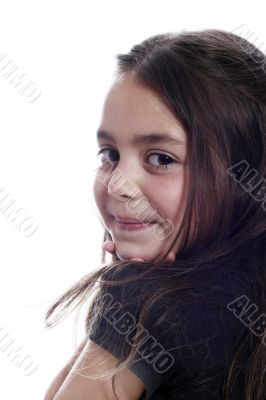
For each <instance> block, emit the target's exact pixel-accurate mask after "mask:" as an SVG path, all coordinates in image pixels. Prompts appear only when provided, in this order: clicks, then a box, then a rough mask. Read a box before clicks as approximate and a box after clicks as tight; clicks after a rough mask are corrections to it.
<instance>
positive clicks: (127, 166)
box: [93, 74, 189, 262]
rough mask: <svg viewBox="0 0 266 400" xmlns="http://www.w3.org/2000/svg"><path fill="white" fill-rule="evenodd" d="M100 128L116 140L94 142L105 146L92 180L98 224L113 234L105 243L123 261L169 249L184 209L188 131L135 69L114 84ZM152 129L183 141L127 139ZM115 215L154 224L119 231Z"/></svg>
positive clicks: (151, 256) (149, 257) (171, 256)
mask: <svg viewBox="0 0 266 400" xmlns="http://www.w3.org/2000/svg"><path fill="white" fill-rule="evenodd" d="M99 129H101V130H105V131H108V132H109V133H110V134H111V135H112V137H113V138H114V142H112V141H110V140H109V139H105V138H104V139H102V138H101V139H99V141H98V145H99V150H105V151H104V152H103V153H102V154H100V155H99V156H98V157H99V164H100V166H99V168H98V169H97V174H96V176H95V180H94V185H93V191H94V197H95V201H96V205H97V207H98V210H99V212H100V217H101V220H102V223H103V225H104V226H105V228H106V229H107V231H108V232H109V233H110V235H111V237H112V241H111V242H109V241H108V242H105V243H104V245H103V246H104V248H105V249H106V250H107V251H109V252H110V253H116V255H117V256H118V257H119V259H121V260H136V261H146V260H147V261H152V260H154V259H155V258H156V257H157V256H158V255H159V254H161V253H165V252H166V251H167V250H168V249H169V247H170V245H171V244H172V242H173V240H174V238H175V236H176V234H177V232H178V228H179V226H180V224H181V221H182V217H183V214H184V211H185V205H186V197H187V189H188V179H189V170H188V163H187V138H186V132H185V131H184V129H183V128H182V126H181V125H180V123H179V122H178V121H177V119H176V118H175V116H174V115H173V114H172V113H171V111H170V110H169V109H168V107H167V106H166V105H165V104H164V103H163V102H162V100H161V99H160V98H159V96H158V95H157V94H156V93H154V92H153V91H151V90H150V89H148V88H146V87H144V86H142V85H140V84H139V83H138V82H137V80H136V78H135V76H134V74H129V75H127V76H126V78H124V79H118V78H117V79H116V80H115V81H114V82H113V83H112V85H111V87H110V88H109V91H108V93H107V95H106V98H105V101H104V105H103V110H102V117H101V121H100V125H99ZM150 132H155V133H160V132H167V133H168V134H169V135H171V137H173V138H176V139H179V140H180V141H182V144H173V143H171V144H169V143H166V142H165V143H152V144H147V143H146V144H141V145H139V144H138V145H137V144H132V143H131V141H132V140H133V139H134V137H135V136H134V135H135V134H139V135H147V134H148V133H150ZM169 157H170V158H169ZM156 166H157V167H160V166H161V168H156ZM165 166H167V169H166V168H165ZM142 209H143V211H141V210H142ZM114 214H115V215H126V216H128V217H131V218H137V219H139V220H141V221H147V220H148V221H154V220H155V221H157V223H156V225H152V226H150V227H148V225H146V228H145V229H142V230H139V231H135V232H128V231H124V230H123V231H122V230H121V229H119V227H118V224H117V222H116V221H115V218H114V216H113V215H114ZM179 243H180V238H179V240H178V241H177V243H176V244H175V246H174V248H173V251H172V252H171V253H170V254H169V257H168V258H167V259H166V260H167V261H169V262H170V261H174V259H175V256H176V252H177V250H178V247H179Z"/></svg>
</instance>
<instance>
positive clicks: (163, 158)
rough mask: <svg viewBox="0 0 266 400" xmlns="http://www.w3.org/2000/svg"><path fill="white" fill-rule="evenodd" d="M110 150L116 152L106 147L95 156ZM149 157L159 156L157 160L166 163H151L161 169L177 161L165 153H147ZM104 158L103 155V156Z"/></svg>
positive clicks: (167, 167)
mask: <svg viewBox="0 0 266 400" xmlns="http://www.w3.org/2000/svg"><path fill="white" fill-rule="evenodd" d="M110 150H111V151H112V152H116V151H115V150H114V149H111V148H106V149H101V150H100V151H98V153H97V156H98V155H100V154H102V153H104V152H108V151H110ZM149 157H158V158H159V162H163V163H167V164H166V165H165V164H163V165H152V167H153V168H156V169H158V168H161V169H169V168H170V165H171V164H173V163H177V161H175V160H174V159H173V158H172V157H170V156H168V155H167V154H164V153H151V154H149V156H148V158H149ZM103 158H104V157H103ZM109 162H114V161H113V160H111V161H109Z"/></svg>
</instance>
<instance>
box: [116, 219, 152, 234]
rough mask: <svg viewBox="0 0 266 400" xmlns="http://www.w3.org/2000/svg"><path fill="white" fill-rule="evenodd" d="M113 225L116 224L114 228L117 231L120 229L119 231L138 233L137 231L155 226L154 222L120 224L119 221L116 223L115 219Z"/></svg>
mask: <svg viewBox="0 0 266 400" xmlns="http://www.w3.org/2000/svg"><path fill="white" fill-rule="evenodd" d="M115 224H116V227H117V228H118V229H121V230H126V231H138V230H141V229H146V228H149V227H151V226H153V225H154V224H156V222H147V223H144V222H143V223H139V222H138V223H132V222H130V223H125V222H120V221H118V220H117V219H115Z"/></svg>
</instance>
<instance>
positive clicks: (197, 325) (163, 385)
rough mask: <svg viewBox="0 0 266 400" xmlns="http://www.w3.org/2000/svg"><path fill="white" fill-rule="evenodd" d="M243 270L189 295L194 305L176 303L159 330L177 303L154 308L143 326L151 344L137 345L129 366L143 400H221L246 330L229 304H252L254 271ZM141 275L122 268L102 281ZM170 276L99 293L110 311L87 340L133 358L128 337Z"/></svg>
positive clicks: (157, 274) (121, 356) (136, 269)
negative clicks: (140, 386) (243, 299)
mask: <svg viewBox="0 0 266 400" xmlns="http://www.w3.org/2000/svg"><path fill="white" fill-rule="evenodd" d="M244 267H245V266H244V265H243V267H242V266H241V268H238V269H237V270H236V271H231V272H230V273H226V274H223V277H222V278H219V279H217V282H216V283H215V284H214V285H213V286H212V287H208V288H205V289H203V288H201V289H199V290H193V291H191V292H190V293H191V294H193V295H194V297H193V299H194V300H191V301H189V302H188V303H186V304H178V305H177V306H176V307H175V308H174V311H172V312H171V314H170V315H168V316H167V317H166V319H165V318H162V321H161V322H160V324H159V326H155V324H154V323H155V321H156V319H157V318H158V316H159V315H162V314H163V313H164V311H165V310H167V308H168V307H169V305H170V304H171V305H172V304H173V300H172V299H171V298H167V299H166V300H164V301H160V302H157V303H155V305H154V306H152V308H151V310H150V312H149V313H148V316H147V317H146V318H145V319H144V323H143V324H142V327H143V328H144V329H146V331H145V333H146V336H145V337H147V339H146V340H145V341H144V342H142V343H143V344H141V345H140V346H139V349H138V357H136V358H135V361H133V362H132V363H131V365H130V367H129V368H130V370H131V371H132V372H133V373H134V374H135V375H137V376H138V377H139V378H140V379H141V380H142V381H143V382H144V384H145V389H146V390H145V392H143V394H142V395H141V397H140V399H141V400H148V399H152V400H164V399H167V400H170V399H178V400H183V399H184V400H200V399H202V400H218V399H221V398H222V397H221V386H222V383H223V379H224V377H225V373H226V371H227V368H226V367H227V366H228V365H229V362H230V361H231V359H232V356H233V355H234V354H235V351H236V348H237V346H238V345H239V344H240V343H241V342H242V341H243V337H245V335H247V330H248V327H247V325H246V324H244V323H243V321H241V320H240V319H239V318H238V317H236V316H235V315H234V313H233V312H232V311H230V310H229V309H228V308H227V305H228V303H230V302H232V301H234V300H236V299H237V298H239V297H240V296H242V295H245V296H247V297H248V298H249V299H251V300H252V293H253V289H252V284H251V280H252V279H251V277H252V276H253V274H254V270H253V272H252V268H251V269H250V270H249V269H248V268H244ZM251 267H252V266H251ZM213 271H214V272H215V269H213ZM140 272H143V267H142V266H139V265H138V266H134V267H133V268H132V266H130V267H124V268H123V269H122V270H121V271H119V273H117V271H116V273H115V274H114V275H112V277H111V276H110V274H108V272H107V273H105V275H104V278H105V279H108V280H109V279H113V280H118V279H123V278H127V277H129V276H136V274H139V273H140ZM167 273H169V271H168V272H167V270H166V269H162V268H160V270H157V271H155V272H154V273H153V275H152V278H153V279H152V280H147V278H146V279H145V278H144V279H142V280H140V281H138V282H137V283H134V282H133V283H131V282H130V283H127V284H124V285H123V286H122V285H121V286H116V287H108V288H107V287H105V288H103V289H101V290H102V291H101V294H103V297H102V298H103V299H104V301H107V303H106V304H108V306H107V307H105V308H104V310H105V311H104V314H101V315H97V317H96V319H95V320H96V321H97V324H99V325H98V327H97V330H96V333H95V334H93V335H92V334H91V333H90V332H88V338H90V339H91V340H92V341H93V342H95V343H97V344H98V345H100V346H102V347H103V348H104V349H105V350H107V351H108V352H110V353H112V354H113V355H114V356H115V357H117V358H119V359H121V360H124V359H125V355H128V354H129V351H130V343H131V341H130V338H132V337H133V336H134V332H136V330H135V328H134V327H135V326H136V321H137V317H138V316H139V313H140V311H141V309H142V306H143V304H144V302H145V301H144V300H147V299H148V298H149V296H150V295H151V294H152V293H154V291H156V289H158V285H159V283H160V278H161V277H162V274H167ZM250 274H251V275H250ZM164 276H165V275H164ZM175 279H177V278H175ZM126 303H129V304H128V306H126ZM180 327H182V329H181V328H180ZM243 335H244V336H243ZM123 346H125V347H123ZM125 349H126V350H125ZM145 356H146V357H145ZM203 371H204V373H206V372H207V374H209V373H213V374H214V375H215V377H214V379H213V380H212V381H211V380H209V379H207V378H206V376H205V375H204V376H203ZM237 390H238V391H239V390H241V387H240V386H239V388H238V389H237ZM238 395H239V393H238ZM235 398H237V397H235ZM240 398H241V397H240Z"/></svg>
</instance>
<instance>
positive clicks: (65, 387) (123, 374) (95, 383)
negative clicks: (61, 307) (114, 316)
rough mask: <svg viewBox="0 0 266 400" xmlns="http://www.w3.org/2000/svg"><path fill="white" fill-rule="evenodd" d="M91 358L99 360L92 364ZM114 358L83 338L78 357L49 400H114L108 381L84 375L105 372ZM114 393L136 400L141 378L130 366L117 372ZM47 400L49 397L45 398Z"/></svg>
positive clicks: (143, 386)
mask: <svg viewBox="0 0 266 400" xmlns="http://www.w3.org/2000/svg"><path fill="white" fill-rule="evenodd" d="M95 360H96V361H97V362H100V364H101V365H98V363H96V364H95ZM117 361H118V359H117V358H116V357H114V356H113V355H112V354H111V353H109V352H107V351H106V350H104V349H103V348H102V347H101V346H99V345H97V344H96V343H94V342H92V341H91V340H90V339H87V342H86V345H85V347H84V349H83V350H82V352H81V354H80V356H79V357H78V359H77V360H76V362H75V364H74V365H73V367H72V369H71V371H70V372H69V373H68V375H67V377H66V379H65V380H64V382H63V384H62V385H61V387H60V389H59V390H58V391H57V392H56V394H55V396H54V397H52V399H53V400H88V399H90V398H92V399H95V400H115V399H116V397H115V396H114V394H113V389H112V382H111V380H108V381H103V380H101V379H100V378H99V379H92V378H89V377H88V375H93V374H95V373H99V372H103V371H107V370H109V369H110V368H113V367H115V366H116V365H117ZM116 387H117V392H118V394H119V395H120V396H122V397H120V399H121V400H138V399H139V398H140V396H141V394H142V393H143V391H144V390H145V385H144V383H143V381H142V380H141V379H140V378H138V377H137V376H136V375H135V374H134V373H133V372H132V371H131V370H130V369H128V368H125V369H124V370H122V371H120V372H119V373H118V374H117V378H116ZM48 399H49V400H51V398H49V397H48Z"/></svg>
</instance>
